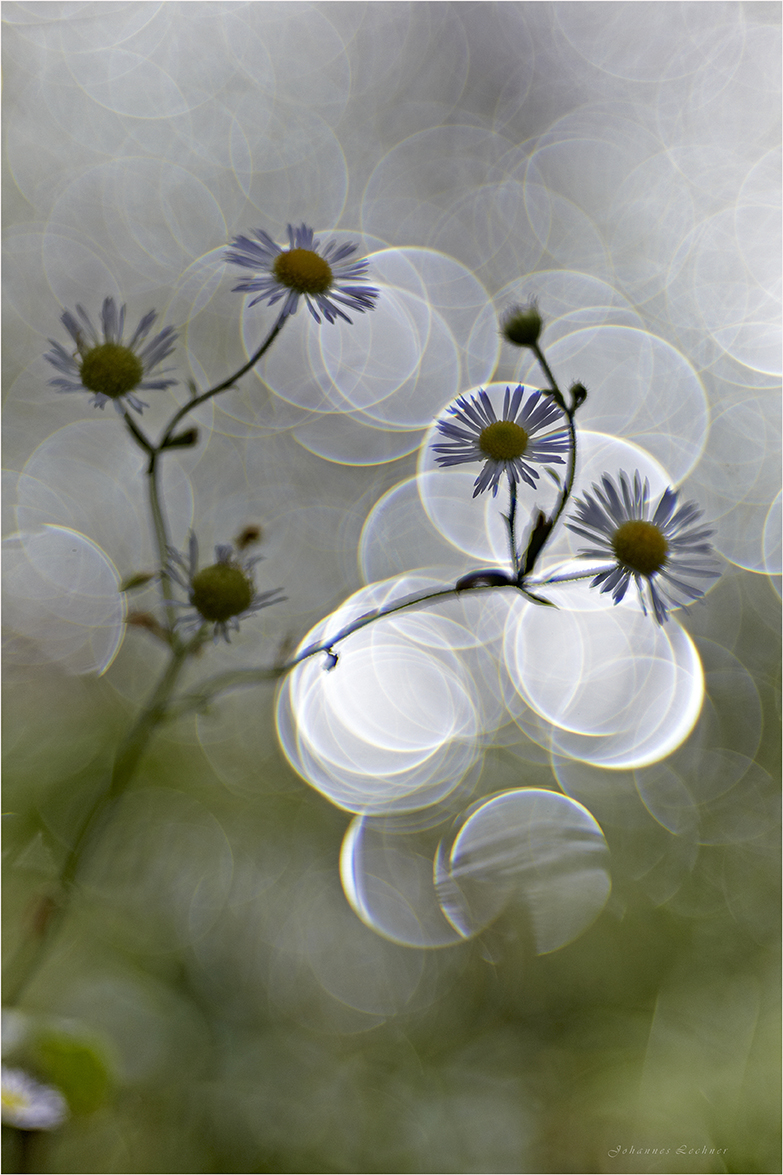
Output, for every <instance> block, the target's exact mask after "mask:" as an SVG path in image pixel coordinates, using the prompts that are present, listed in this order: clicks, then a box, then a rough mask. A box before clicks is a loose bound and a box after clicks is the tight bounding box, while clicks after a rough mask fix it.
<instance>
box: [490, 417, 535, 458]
mask: <svg viewBox="0 0 783 1175" xmlns="http://www.w3.org/2000/svg"><path fill="white" fill-rule="evenodd" d="M479 448H480V449H481V452H482V453H483V454H484V456H485V457H491V458H492V460H493V461H513V460H514V458H515V457H521V456H522V454H523V453H524V451H525V449H526V448H527V433H526V432H525V430H524V428H522V426H521V425H519V424H515V423H514V421H513V420H496V421H495V423H494V424H488V425H487V427H486V428H484V429H482V430H481V436H480V437H479Z"/></svg>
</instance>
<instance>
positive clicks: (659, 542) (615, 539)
mask: <svg viewBox="0 0 783 1175" xmlns="http://www.w3.org/2000/svg"><path fill="white" fill-rule="evenodd" d="M612 550H613V551H614V553H615V555H616V556H617V558H618V559H619V561H620V562H621V563H622V564H623V565H624V566H625V567H628V568H630V570H631V571H638V572H639V574H640V575H646V576H648V577H649V576H651V575H654V574H655V572H656V571H660V570H661V568H662V567H663V566H664V564H665V563H666V559H667V556H668V554H669V544H668V543H667V542H666V539H665V538H664V537H663V535H662V534H661V532H660V530H659V529H658V527H657V526H656V525H655V523H654V522H642V521H641V519H639V520H633V521H630V522H624V523H623V524H622V526H618V528H617V530H616V531H615V532H614V535H613V536H612Z"/></svg>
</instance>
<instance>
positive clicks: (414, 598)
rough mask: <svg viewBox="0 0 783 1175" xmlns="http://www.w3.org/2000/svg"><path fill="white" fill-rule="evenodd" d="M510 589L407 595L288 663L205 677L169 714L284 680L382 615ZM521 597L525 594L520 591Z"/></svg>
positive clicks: (481, 587) (484, 587) (482, 587)
mask: <svg viewBox="0 0 783 1175" xmlns="http://www.w3.org/2000/svg"><path fill="white" fill-rule="evenodd" d="M509 587H510V588H513V589H514V591H520V590H522V589H520V588H518V587H517V585H516V584H514V583H505V584H480V585H477V586H476V587H473V588H470V589H458V588H456V587H451V588H442V589H440V590H439V591H436V592H415V593H414V594H412V595H410V596H405V598H404V599H402V600H395V601H394V603H392V604H387V605H385V606H384V607H383V608H376V609H374V610H373V611H372V612H365V613H364V614H363V615H362V616H357V618H356V619H355V620H352V621H351V622H350V624H346V625H345V627H344V628H341V629H340V631H339V632H337V633H335V635H334V636H332V637H329V639H328V640H322V641H316V642H315V643H314V644H312V645H308V646H307V647H306V648H304V649H302V651H301V653H297V655H296V656H295V657H292V658H291V659H290V660H288V661H284V662H283V663H282V664H281V665H275V666H272V667H271V668H262V669H231V670H228V671H227V672H225V673H217V674H215V676H214V677H208V678H206V679H205V680H204V681H203V682H202V683H201V685H200V686H198V687H197V689H196V690H195V691H194V692H193V693H191V694H185V695H184V696H183V697H182V698H180V699H179V701H178V702H177V703H175V705H174V707H173V708H172V710H171V713H172V715H174V716H176V717H180V716H181V715H183V714H188V713H191V712H192V711H194V710H200V709H202V708H203V707H204V706H206V705H207V704H208V703H209V702H210V701H212V700H213V699H214V698H215V697H216V696H217V695H218V694H219V693H222V692H224V691H226V690H230V689H239V688H241V687H242V686H246V685H258V684H260V683H261V682H264V681H274V680H276V679H277V678H280V677H284V676H285V674H286V673H290V671H291V670H292V669H295V668H296V666H297V665H300V664H301V663H302V662H303V661H307V660H308V659H309V658H310V657H314V656H315V655H316V653H331V654H332V655H333V656H335V657H336V654H335V653H334V647H335V645H338V644H340V642H341V641H344V640H347V638H348V637H349V636H352V635H353V633H355V632H359V631H360V629H362V628H366V627H367V625H368V624H372V623H373V622H374V621H376V620H381V619H382V618H383V617H384V616H393V615H394V613H395V612H402V611H403V609H405V608H415V607H417V606H418V605H424V606H426V605H428V604H431V603H435V602H436V601H437V600H444V599H447V598H448V597H450V596H460V595H462V594H463V591H465V590H470V591H471V592H480V591H495V590H497V589H498V588H509ZM522 594H523V595H524V594H526V593H525V592H524V591H523V592H522Z"/></svg>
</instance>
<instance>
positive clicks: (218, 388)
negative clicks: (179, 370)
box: [158, 316, 286, 451]
mask: <svg viewBox="0 0 783 1175" xmlns="http://www.w3.org/2000/svg"><path fill="white" fill-rule="evenodd" d="M285 321H286V320H285V318H283V317H282V316H281V317H280V318H278V320H277V322H276V323H275V325H274V326H273V327H272V329H271V331H270V332H269V334H268V335H267V337H266V338H265V339H264V341H263V343H262V344H261V346H260V347H259V348H258V350H257V351H255V352H254V353H253V354H252V355H251V356H250V358H249V359H248V361H247V363H244V364H243V365H242V367H240V369H239V371H235V372H234V374H233V375H230V376H229V377H228V379H224V380H223V382H222V383H219V384H216V385H215V387H214V388H210V389H209V391H207V392H202V393H201V395H200V396H195V397H194V398H193V399H192V400H190V401H189V402H188V403H187V404H183V405H182V407H181V408H179V409H178V410H177V412H175V413H174V415H173V416H172V418H171V420H170V421H169V424H168V427H167V428H166V431H165V433H164V434H163V438H162V440H161V442H160V444H159V445H158V451H160V450H161V449H164V448H165V447H166V444H167V442H168V441H170V440H171V437H172V434H173V432H174V429H175V428H176V427H177V425H178V424H179V422H180V420H182V419H183V418H184V417H185V416H187V414H188V412H192V410H193V409H194V408H198V406H199V404H203V403H204V402H205V401H206V400H209V399H211V398H212V396H216V395H217V394H218V392H224V391H225V390H226V388H230V387H231V386H232V384H235V383H236V381H237V380H238V379H240V378H241V377H242V376H243V375H244V374H245V373H246V372H248V371H250V368H251V367H255V365H256V363H258V361H259V359H261V358H262V357H263V356H264V355H265V354H266V352H267V351H268V350H269V348H270V347H271V346H272V343H273V342H274V341H275V339H276V338H277V336H278V335H279V334H280V331H281V330H282V329H283V325H284V323H285Z"/></svg>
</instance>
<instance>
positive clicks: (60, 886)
mask: <svg viewBox="0 0 783 1175" xmlns="http://www.w3.org/2000/svg"><path fill="white" fill-rule="evenodd" d="M204 636H205V633H204V632H203V631H201V630H199V632H197V633H196V634H195V635H194V636H193V637H192V639H191V640H190V641H189V642H188V643H187V644H186V645H180V646H179V647H178V648H175V649H172V652H171V656H170V658H169V661H168V664H167V665H166V667H165V668H164V670H163V673H162V674H161V677H160V679H159V681H158V684H157V685H156V686H155V689H154V690H153V692H152V695H151V697H150V700H149V702H148V703H147V705H146V706H145V708H144V709H143V710H142V712H141V714H140V715H139V717H138V718H137V719H136V721H135V723H134V724H133V726H132V727H131V729H130V731H129V733H128V735H127V736H126V738H125V740H124V742H123V743H122V745H121V746H120V749H119V751H118V753H117V757H116V759H115V761H114V767H113V769H112V772H111V775H110V776H109V777H108V779H107V780H106V783H105V786H104V787H103V788H102V789H101V790H100V791H99V792H98V794H97V796H96V797H95V799H94V800H93V803H92V805H91V806H90V808H89V810H88V811H87V813H86V815H85V816H84V818H83V820H82V822H81V825H80V828H79V831H78V832H77V834H76V837H75V839H74V842H73V845H72V846H71V848H70V850H69V852H68V853H67V855H66V857H65V860H64V862H63V865H62V868H61V869H60V873H59V876H58V879H57V882H56V885H55V887H54V891H53V892H52V893H51V894H49V895H47V896H46V898H45V899H44V909H45V916H43V917H42V918H40V919H38V920H37V925H36V927H35V930H34V933H33V934H30V935H28V936H27V937H26V939H24V940H23V941H22V942H21V944H20V946H19V948H18V949H17V953H16V955H15V956H14V957H13V958H12V959H11V960H10V962H9V965H8V969H7V978H6V980H5V981H4V983H3V993H4V998H5V1000H6V1002H7V1003H9V1004H11V1003H15V1002H16V1001H18V1000H19V998H20V996H21V995H22V993H23V992H24V991H25V990H26V989H27V987H28V986H29V984H30V982H31V981H32V979H33V978H34V976H35V975H36V974H37V972H38V969H39V968H40V966H41V964H42V963H43V961H44V959H45V957H46V952H47V951H48V950H49V948H50V946H51V943H52V941H53V940H54V938H55V936H56V935H57V932H58V931H59V929H60V927H61V925H62V923H63V921H64V919H65V916H66V914H67V912H68V909H69V906H70V901H71V897H72V895H73V890H74V884H75V882H76V880H77V879H78V875H79V871H80V869H81V866H82V862H83V861H84V859H85V856H86V855H87V854H88V852H89V849H90V846H91V845H92V843H93V842H94V841H95V839H96V837H97V834H98V833H99V831H100V829H101V828H102V827H103V826H104V823H105V821H106V820H107V819H109V818H110V817H111V814H112V812H113V811H114V808H115V806H116V804H117V803H118V801H119V799H120V798H121V796H122V795H123V794H124V792H125V789H126V788H127V786H128V784H129V783H130V782H131V780H132V779H133V776H134V774H135V772H136V768H137V767H138V765H139V761H140V759H141V758H142V756H143V754H144V753H145V751H146V750H147V747H148V746H149V744H150V741H151V740H152V737H153V735H154V734H155V732H156V731H157V728H158V727H159V726H160V724H161V722H162V721H163V720H164V718H165V717H166V715H167V713H168V709H169V705H170V702H171V698H172V695H173V693H174V689H175V687H176V684H177V681H178V679H179V676H180V674H181V672H182V669H183V668H184V666H185V663H186V661H187V659H188V657H189V656H190V655H191V654H192V653H194V652H195V651H196V649H197V648H198V647H199V646H200V645H201V644H202V643H203V640H204Z"/></svg>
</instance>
